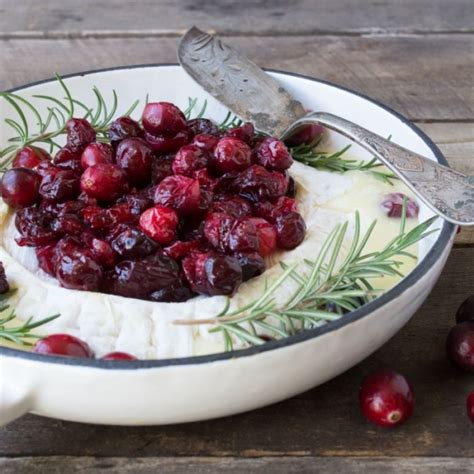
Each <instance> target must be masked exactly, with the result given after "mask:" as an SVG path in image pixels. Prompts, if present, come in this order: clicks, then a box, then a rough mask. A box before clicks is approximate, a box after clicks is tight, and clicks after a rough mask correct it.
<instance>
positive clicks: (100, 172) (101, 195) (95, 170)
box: [81, 163, 127, 201]
mask: <svg viewBox="0 0 474 474" xmlns="http://www.w3.org/2000/svg"><path fill="white" fill-rule="evenodd" d="M126 188H127V176H126V174H125V172H124V171H123V170H122V169H121V168H120V167H119V166H117V165H114V164H112V163H100V164H98V165H94V166H91V167H90V168H87V169H86V170H85V171H84V173H83V175H82V177H81V190H82V191H83V192H85V193H86V194H87V195H88V196H90V197H93V198H95V199H99V200H101V201H114V200H115V199H117V198H118V197H119V196H121V195H122V194H123V193H124V192H125V190H126Z"/></svg>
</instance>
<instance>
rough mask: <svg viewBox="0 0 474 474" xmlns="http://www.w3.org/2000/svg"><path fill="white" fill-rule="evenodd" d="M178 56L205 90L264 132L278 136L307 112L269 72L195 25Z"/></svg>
mask: <svg viewBox="0 0 474 474" xmlns="http://www.w3.org/2000/svg"><path fill="white" fill-rule="evenodd" d="M178 59H179V62H180V64H181V66H182V67H183V69H184V70H185V71H186V72H187V73H188V74H189V75H190V76H191V77H192V78H193V79H194V80H195V81H196V82H197V83H198V84H199V85H201V86H202V87H203V88H204V90H206V91H207V92H209V93H210V94H211V95H212V96H213V97H215V98H216V99H217V100H218V101H219V102H221V103H222V104H224V105H225V106H227V107H228V108H229V109H230V110H231V111H232V112H233V113H234V114H236V115H237V116H238V117H239V118H241V119H243V120H245V121H249V122H252V123H253V124H254V126H255V128H256V129H257V130H259V131H261V132H265V133H268V134H269V135H272V136H277V137H279V136H281V135H282V134H283V132H284V131H285V130H287V128H288V127H289V126H290V125H291V124H292V123H293V122H294V121H295V120H297V119H299V118H301V117H303V116H304V115H305V114H306V112H305V110H304V108H303V105H302V104H301V103H300V102H298V101H297V100H295V99H294V98H293V97H292V96H291V95H290V94H289V93H288V92H287V91H286V90H285V89H284V88H283V87H282V86H281V84H279V83H278V82H277V81H275V80H274V79H273V78H272V77H270V75H269V74H266V73H265V72H264V71H262V69H260V68H259V67H258V66H257V65H256V64H254V63H253V62H252V61H250V60H249V59H247V58H246V57H245V56H244V55H242V54H241V53H239V52H238V51H236V50H235V49H233V48H232V47H231V46H229V45H226V44H225V43H223V42H222V41H221V40H220V39H218V38H216V37H215V36H213V35H211V34H208V33H205V32H204V31H201V30H199V29H198V28H196V27H194V26H193V27H192V28H191V29H189V30H188V31H187V32H186V34H185V35H184V36H183V38H182V39H181V42H180V44H179V48H178Z"/></svg>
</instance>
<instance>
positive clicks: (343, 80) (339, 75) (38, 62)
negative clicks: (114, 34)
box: [0, 35, 474, 121]
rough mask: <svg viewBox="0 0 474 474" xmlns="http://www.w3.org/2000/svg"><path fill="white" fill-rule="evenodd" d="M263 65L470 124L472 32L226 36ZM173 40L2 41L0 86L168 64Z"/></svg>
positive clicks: (473, 115) (414, 114) (421, 114)
mask: <svg viewBox="0 0 474 474" xmlns="http://www.w3.org/2000/svg"><path fill="white" fill-rule="evenodd" d="M229 41H230V42H232V43H233V44H234V45H235V46H236V47H237V48H239V49H241V50H242V51H243V52H244V53H246V54H248V55H249V57H250V58H252V59H253V60H255V61H256V62H257V63H258V64H260V65H261V66H264V67H270V68H276V69H282V70H287V71H293V72H297V73H302V74H308V75H311V76H314V77H318V78H321V79H325V80H329V81H333V82H336V83H338V84H341V85H343V86H347V87H350V88H354V89H355V90H357V91H359V92H362V93H365V94H368V95H370V96H372V97H374V98H375V99H378V100H380V101H382V102H384V103H386V104H387V105H389V106H392V107H393V108H395V109H396V110H398V111H399V112H401V113H402V114H404V115H406V116H408V117H409V118H411V119H415V120H425V121H426V120H431V119H435V120H437V121H439V120H460V119H462V120H472V119H474V94H473V89H472V80H471V79H472V77H474V62H473V61H472V60H469V58H471V57H472V51H473V48H474V35H450V36H440V35H430V36H418V37H414V36H402V37H399V36H394V37H375V36H371V37H335V36H328V37H301V36H300V37H287V38H284V39H283V38H278V37H264V38H256V37H233V38H229ZM177 43H178V39H177V38H145V39H136V38H135V39H130V38H129V39H124V38H112V39H110V38H109V39H100V40H98V39H95V38H90V39H75V40H64V39H63V40H10V41H1V42H0V48H1V51H2V54H1V55H0V88H1V89H3V88H9V87H13V86H15V85H20V84H22V83H25V82H31V81H34V80H39V79H43V78H48V77H51V76H52V75H53V73H54V72H55V71H57V72H59V73H61V74H67V73H72V72H78V71H83V70H89V69H94V68H95V69H97V68H104V67H111V66H117V65H127V64H141V63H153V62H154V63H157V62H175V61H176V48H177Z"/></svg>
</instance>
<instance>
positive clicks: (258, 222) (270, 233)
mask: <svg viewBox="0 0 474 474" xmlns="http://www.w3.org/2000/svg"><path fill="white" fill-rule="evenodd" d="M249 220H250V221H251V222H252V223H253V224H254V225H255V227H256V228H257V237H258V249H259V250H258V252H259V253H260V255H262V257H266V256H267V255H270V254H272V253H273V252H274V251H275V250H276V247H277V232H276V230H275V227H273V226H272V225H271V224H270V223H268V222H267V221H266V220H265V219H262V218H260V217H252V218H250V219H249Z"/></svg>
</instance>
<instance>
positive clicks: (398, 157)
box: [283, 112, 474, 225]
mask: <svg viewBox="0 0 474 474" xmlns="http://www.w3.org/2000/svg"><path fill="white" fill-rule="evenodd" d="M307 123H318V124H320V125H323V126H325V127H327V128H329V129H332V130H334V131H336V132H339V133H341V134H343V135H345V136H346V137H348V138H350V139H351V140H353V141H354V142H356V143H358V144H359V145H361V146H362V147H363V148H365V149H366V150H368V151H369V152H371V153H373V154H374V155H375V156H376V157H377V158H379V159H380V160H381V161H382V162H383V163H384V164H385V165H387V167H388V168H390V169H391V170H392V171H393V172H394V173H395V174H396V175H398V176H399V177H400V178H401V179H402V180H403V181H404V182H405V183H406V184H407V185H408V186H409V187H410V188H411V189H412V190H413V191H414V192H415V193H416V194H417V195H418V196H419V197H420V198H421V199H422V200H423V201H424V202H425V203H426V204H427V205H428V206H429V207H431V208H432V209H433V211H434V212H436V213H437V214H439V215H441V216H442V217H444V218H445V219H446V220H448V221H449V222H452V223H454V224H458V225H474V177H470V176H465V175H463V174H462V173H459V172H457V171H455V170H453V169H451V168H448V167H447V166H443V165H440V164H439V163H436V162H435V161H431V160H429V159H428V158H425V157H424V156H422V155H419V154H418V153H414V152H412V151H410V150H407V149H406V148H403V147H401V146H400V145H397V144H396V143H393V142H390V141H389V140H387V139H385V138H383V137H381V136H379V135H376V134H375V133H372V132H370V131H369V130H366V129H365V128H363V127H360V126H359V125H356V124H354V123H352V122H350V121H349V120H345V119H343V118H341V117H338V116H336V115H332V114H329V113H324V112H314V113H311V114H308V115H306V116H305V117H303V118H301V119H299V120H297V121H296V122H295V123H294V124H293V125H292V126H291V127H290V128H289V129H288V130H287V131H286V132H285V133H284V135H283V136H288V135H290V134H291V132H292V131H294V130H295V129H296V128H298V127H299V126H301V125H302V124H307Z"/></svg>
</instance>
